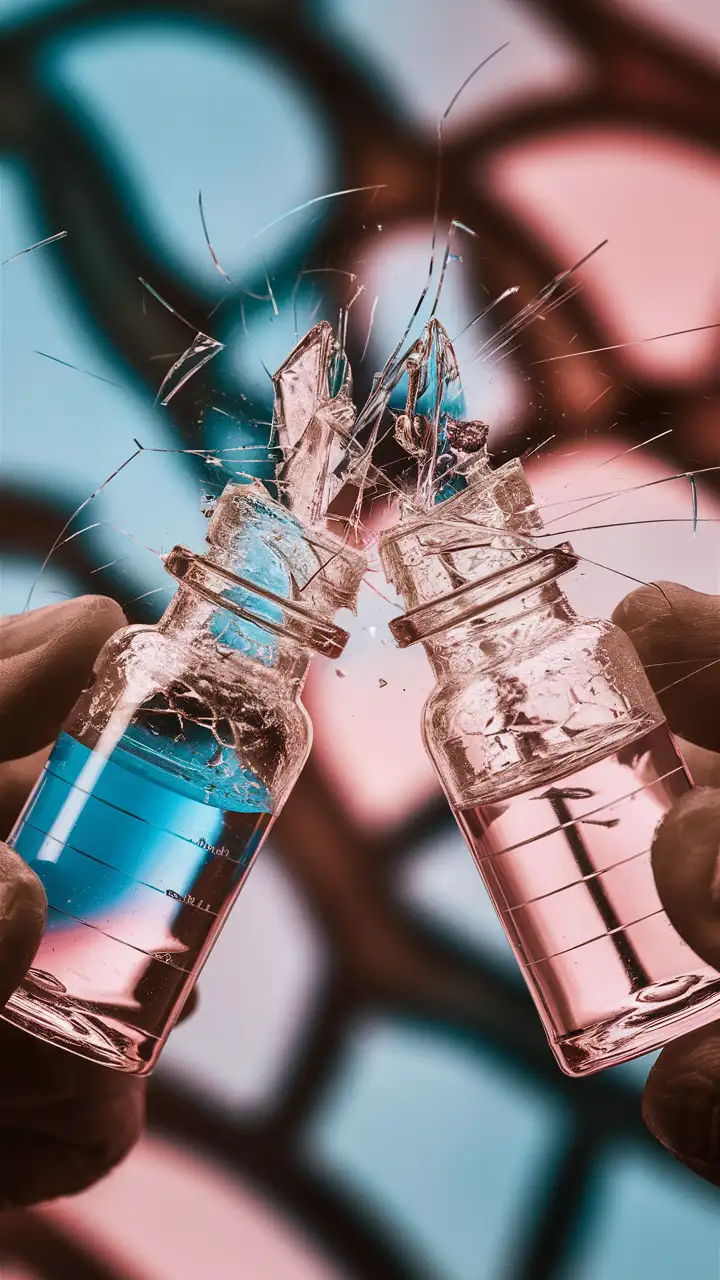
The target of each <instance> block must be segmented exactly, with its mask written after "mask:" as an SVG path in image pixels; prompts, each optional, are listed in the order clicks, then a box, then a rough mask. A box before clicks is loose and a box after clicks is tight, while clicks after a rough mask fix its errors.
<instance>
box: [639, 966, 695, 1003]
mask: <svg viewBox="0 0 720 1280" xmlns="http://www.w3.org/2000/svg"><path fill="white" fill-rule="evenodd" d="M699 981H700V978H699V977H698V975H697V974H696V973H685V974H682V976H681V977H679V978H671V979H670V981H669V982H656V983H655V984H654V986H652V987H646V988H645V990H644V991H638V994H637V999H638V1001H640V1002H642V1003H643V1004H666V1003H668V1001H670V1000H679V999H680V998H681V997H682V996H685V995H687V993H688V991H692V988H693V987H695V986H697V984H698V982H699Z"/></svg>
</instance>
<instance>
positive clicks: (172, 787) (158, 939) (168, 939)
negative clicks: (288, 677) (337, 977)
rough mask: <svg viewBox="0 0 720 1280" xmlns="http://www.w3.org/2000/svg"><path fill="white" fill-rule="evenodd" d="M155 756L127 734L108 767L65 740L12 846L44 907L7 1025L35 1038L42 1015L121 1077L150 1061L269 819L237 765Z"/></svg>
mask: <svg viewBox="0 0 720 1280" xmlns="http://www.w3.org/2000/svg"><path fill="white" fill-rule="evenodd" d="M208 736H209V735H208ZM128 747H129V748H131V749H128ZM138 747H140V751H138ZM153 754H154V756H155V758H154V759H153V758H152V757H151V755H150V753H149V752H148V751H146V750H145V751H143V750H142V747H141V746H140V743H139V742H137V741H133V740H132V739H131V738H130V737H129V735H128V736H126V738H125V739H123V740H122V741H121V743H120V745H119V746H118V747H117V748H116V749H115V750H114V751H113V753H112V755H111V756H110V758H109V759H106V760H104V759H102V758H100V757H98V756H97V755H96V754H95V753H94V752H92V751H91V750H90V749H89V748H88V747H86V746H84V745H83V744H81V743H79V742H76V741H75V740H74V739H72V738H70V737H69V736H68V735H67V734H61V736H60V738H59V739H58V742H57V744H56V746H55V748H54V750H53V752H52V755H51V756H50V759H49V760H48V763H47V765H46V767H45V770H44V771H43V774H42V775H41V778H40V781H39V782H38V785H37V787H36V788H35V791H34V792H33V794H32V796H31V798H30V800H29V802H28V804H27V806H26V808H25V810H24V812H23V814H22V815H21V817H20V820H19V821H18V824H17V826H16V828H15V830H14V832H13V834H12V836H11V837H10V842H11V844H12V845H13V847H14V848H15V849H17V851H18V853H20V854H21V855H22V856H23V858H25V860H26V861H27V862H28V863H29V864H30V866H31V867H32V868H33V870H34V871H35V872H36V874H37V875H38V876H39V877H40V879H41V880H42V882H43V885H44V887H45V891H46V893H47V898H48V904H49V905H48V922H47V929H46V934H45V937H44V939H43V942H42V944H41V947H40V950H39V952H38V954H37V956H36V958H35V962H34V965H33V969H32V970H31V972H30V974H29V975H28V978H27V979H26V982H25V983H24V984H23V987H22V988H21V989H20V991H19V992H17V993H16V994H15V995H14V996H13V997H12V998H11V1001H10V1002H9V1005H8V1008H7V1011H6V1016H9V1017H10V1019H11V1020H13V1021H18V1022H20V1023H21V1025H27V1026H28V1029H30V1030H32V1026H31V1025H29V1024H30V1023H35V1024H37V1021H38V1017H39V1015H41V1021H42V1020H44V1025H45V1034H46V1035H47V1034H48V1030H49V1031H51V1032H54V1031H57V1035H56V1037H55V1038H56V1039H57V1040H58V1042H59V1043H62V1044H63V1045H64V1046H65V1047H67V1048H73V1047H75V1048H76V1049H77V1051H78V1052H82V1053H86V1054H88V1055H89V1056H97V1057H99V1058H100V1059H101V1060H103V1061H111V1060H113V1056H117V1053H119V1054H120V1056H121V1058H127V1066H126V1067H125V1069H127V1070H138V1069H146V1066H141V1065H139V1064H140V1063H145V1064H147V1063H149V1062H151V1060H154V1057H156V1056H157V1049H158V1047H159V1043H160V1041H161V1040H162V1039H163V1038H164V1035H165V1034H166V1031H167V1029H168V1028H169V1026H170V1025H171V1023H172V1021H173V1020H174V1017H175V1016H176V1014H177V1012H178V1011H179V1008H180V1007H181V1004H182V1000H183V999H184V998H185V996H186V995H187V992H188V990H189V988H190V986H191V985H192V982H193V981H194V978H195V977H196V976H197V972H198V970H199V967H200V965H201V963H202V961H203V960H204V958H205V956H206V955H207V953H208V951H209V950H210V947H211V946H212V943H213V942H214V940H215V937H216V936H217V933H218V932H219V930H220V928H221V926H222V923H223V921H224V918H225V916H226V915H227V913H228V911H229V909H230V907H231V906H232V903H233V902H234V900H235V897H236V896H237V893H238V891H239V889H240V886H241V884H242V881H243V879H244V877H245V875H246V873H247V870H248V868H249V866H250V863H251V861H252V858H253V856H254V854H255V853H256V852H257V849H258V847H259V845H260V842H261V840H262V838H263V836H264V835H265V833H266V832H267V830H268V827H269V825H270V821H271V815H270V812H269V804H268V802H267V797H266V793H265V792H264V789H263V788H262V786H261V785H260V784H259V783H258V782H257V780H256V779H254V778H253V777H252V775H249V774H248V773H247V772H246V771H243V770H242V769H241V768H240V766H239V764H237V763H236V764H235V768H234V770H233V769H232V768H228V767H227V765H226V762H224V761H223V760H222V757H219V759H220V763H221V765H223V767H221V768H216V769H212V768H210V767H209V766H208V764H207V762H205V764H204V766H200V765H198V763H195V764H194V766H193V768H192V769H190V768H188V767H185V768H178V762H177V759H176V760H172V759H165V761H164V762H163V764H161V763H160V761H162V756H160V755H159V754H158V753H156V752H155V753H153ZM216 754H217V753H216ZM196 759H197V758H196ZM250 805H252V807H250ZM38 1002H39V1003H40V1004H41V1005H42V1006H43V1008H42V1010H40V1011H39V1010H38V1008H37V1005H38ZM78 1037H79V1043H77V1044H74V1043H68V1038H69V1039H70V1040H71V1041H72V1040H77V1039H78ZM88 1042H90V1043H88ZM132 1064H134V1065H132ZM113 1065H116V1066H121V1065H122V1063H121V1062H118V1061H113Z"/></svg>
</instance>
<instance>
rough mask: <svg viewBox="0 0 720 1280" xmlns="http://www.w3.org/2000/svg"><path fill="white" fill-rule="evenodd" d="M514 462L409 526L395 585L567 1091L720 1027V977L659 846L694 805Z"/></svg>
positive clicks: (454, 796) (402, 623)
mask: <svg viewBox="0 0 720 1280" xmlns="http://www.w3.org/2000/svg"><path fill="white" fill-rule="evenodd" d="M539 536H543V537H547V535H543V533H542V522H541V520H540V518H539V515H538V512H537V508H536V506H535V503H534V501H533V495H532V491H531V489H530V487H529V485H528V483H527V480H526V479H525V476H524V473H523V469H522V466H521V464H520V463H519V462H517V461H514V462H509V463H507V464H506V465H504V466H501V467H499V468H498V469H497V470H494V471H493V470H491V469H490V467H489V465H487V463H485V464H484V465H482V466H477V465H476V466H475V468H474V470H473V472H472V474H471V475H470V477H469V482H468V483H467V487H466V488H464V489H463V490H462V491H461V492H459V493H456V494H455V496H453V497H449V498H447V500H445V501H440V502H436V503H435V505H434V506H431V507H430V508H429V509H426V510H417V509H415V510H413V509H410V510H408V512H407V514H406V515H405V518H404V519H403V520H402V521H401V522H400V524H398V525H396V526H395V527H393V528H392V529H391V530H389V531H388V532H387V533H385V534H384V535H383V537H382V538H381V542H380V556H381V560H382V563H383V567H384V570H385V573H386V576H387V578H388V580H389V581H390V582H392V583H393V585H394V586H395V588H396V589H397V591H398V592H399V594H400V595H401V596H402V598H403V600H404V602H405V605H406V608H407V612H406V613H405V614H404V615H403V616H402V617H400V618H398V619H396V620H395V621H394V622H393V623H392V624H391V629H392V631H393V633H394V635H395V638H396V640H397V642H398V643H399V644H400V645H401V646H406V645H410V644H414V643H416V642H421V643H422V644H423V646H424V648H425V651H426V653H427V656H428V658H429V660H430V664H431V666H432V669H433V672H434V674H435V678H436V685H435V688H434V690H433V692H432V693H431V695H430V697H429V699H428V701H427V703H426V705H425V708H424V711H423V721H422V731H423V736H424V741H425V745H426V748H427V751H428V754H429V755H430V758H431V760H432V762H433V764H434V766H435V769H436V771H437V774H438V777H439V779H440V782H441V784H442V786H443V788H444V790H445V793H446V795H447V797H448V800H449V802H450V805H451V806H452V809H453V812H454V814H455V817H456V819H457V821H458V823H459V825H460V827H461V829H462V831H463V834H464V836H465V838H466V840H467V843H468V845H469V846H470V849H471V851H472V854H473V856H474V858H475V861H476V863H477V866H478V869H479V871H480V874H481V876H482V878H483V880H484V882H485V885H486V887H487V890H488V892H489V894H490V897H491V899H492V901H493V903H494V906H495V908H496V910H497V912H498V914H499V916H500V919H501V921H502V923H503V925H504V928H505V931H506V933H507V936H508V938H509V940H510V944H511V946H512V948H513V950H514V952H515V955H516V957H517V960H518V962H519V964H520V966H521V967H522V970H523V974H524V976H525V980H526V982H527V985H528V987H529V989H530V992H531V994H532V997H533V1000H534V1001H535V1004H536V1006H537V1009H538V1012H539V1014H540V1017H541V1019H542V1021H543V1024H544V1027H545V1031H546V1033H547V1036H548V1040H549V1042H550V1045H551V1047H552V1050H553V1052H554V1054H555V1056H556V1058H557V1061H558V1063H559V1064H560V1066H561V1068H562V1069H563V1071H565V1072H566V1073H568V1074H569V1075H583V1074H585V1073H588V1072H592V1071H597V1070H600V1069H601V1068H603V1067H606V1066H610V1065H612V1064H614V1063H619V1062H622V1061H624V1060H626V1059H629V1058H633V1057H636V1056H638V1055H640V1054H643V1053H646V1052H648V1051H650V1050H651V1049H655V1048H657V1047H658V1046H660V1045H662V1044H664V1043H666V1042H667V1041H669V1040H672V1039H673V1038H675V1037H676V1036H679V1035H684V1034H685V1033H686V1032H688V1031H691V1030H692V1029H693V1028H694V1027H697V1026H699V1025H701V1024H703V1023H705V1022H709V1021H711V1020H712V1019H714V1018H717V1017H718V1016H720V974H718V973H717V972H716V971H715V970H713V969H711V968H710V967H709V966H708V965H707V964H705V963H704V962H703V961H702V960H700V959H699V958H698V957H697V956H696V955H695V954H694V952H693V951H691V949H690V948H689V947H688V946H687V945H686V944H685V943H684V942H683V941H682V939H681V938H680V936H679V935H678V934H677V933H676V931H675V929H674V928H673V926H672V925H671V924H670V921H669V920H668V918H667V916H666V915H665V913H664V911H663V909H662V907H661V905H660V900H659V898H658V895H657V891H656V888H655V883H654V880H653V873H652V867H651V861H650V848H651V844H652V839H653V834H654V831H655V829H656V827H657V825H658V823H659V822H660V820H661V819H662V817H663V815H664V814H665V813H666V812H667V810H668V809H669V807H670V806H671V805H672V804H673V803H674V802H675V801H676V800H677V799H679V798H680V797H681V796H682V795H683V794H685V792H686V791H687V790H688V788H690V787H691V786H692V782H691V779H690V777H689V775H688V772H687V770H686V768H685V766H684V764H683V761H682V759H681V757H680V755H679V753H678V750H677V748H676V746H675V743H674V741H673V738H672V735H671V733H670V731H669V729H668V726H667V723H666V721H665V718H664V716H663V713H662V711H661V709H660V706H659V704H658V702H657V700H656V698H655V695H654V693H653V692H652V689H651V688H650V685H649V682H648V680H647V677H646V675H645V672H644V670H643V668H642V666H641V664H640V661H639V659H638V657H637V655H636V653H635V650H634V649H633V647H632V645H631V644H630V642H629V640H628V639H627V638H626V636H625V635H624V633H623V632H621V631H620V630H619V629H618V628H617V627H615V626H613V625H612V624H610V623H608V622H605V621H588V620H586V619H584V618H580V617H578V616H577V615H576V613H575V612H574V610H573V608H572V607H571V605H570V603H569V601H568V599H567V597H566V596H565V594H564V593H563V591H562V590H561V588H560V586H559V585H558V579H559V578H560V577H561V576H562V575H563V574H564V573H566V572H568V571H569V570H571V569H572V568H574V566H575V564H576V563H577V557H576V556H575V555H574V554H573V551H572V548H571V547H570V546H569V544H567V543H564V544H562V545H560V546H556V547H548V546H547V545H542V544H541V543H540V541H539Z"/></svg>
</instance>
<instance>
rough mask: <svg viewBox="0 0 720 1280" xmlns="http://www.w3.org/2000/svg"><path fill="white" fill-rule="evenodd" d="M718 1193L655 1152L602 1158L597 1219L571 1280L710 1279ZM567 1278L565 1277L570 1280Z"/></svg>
mask: <svg viewBox="0 0 720 1280" xmlns="http://www.w3.org/2000/svg"><path fill="white" fill-rule="evenodd" d="M719 1246H720V1216H719V1214H718V1193H717V1191H716V1190H714V1189H713V1188H712V1187H709V1186H708V1185H707V1184H706V1183H703V1182H702V1181H701V1180H700V1179H699V1178H696V1177H695V1176H694V1175H693V1174H691V1173H688V1172H686V1171H685V1170H683V1169H682V1168H681V1167H680V1166H679V1165H677V1164H676V1163H675V1162H674V1161H673V1159H672V1157H671V1156H669V1155H666V1156H663V1155H662V1153H661V1152H659V1153H658V1157H657V1159H655V1160H651V1159H649V1158H644V1157H643V1156H642V1155H641V1154H640V1153H639V1152H638V1151H637V1150H634V1149H633V1148H632V1147H626V1148H622V1149H620V1150H616V1151H614V1152H611V1153H608V1155H607V1156H606V1158H605V1159H604V1160H603V1162H602V1164H601V1166H600V1169H599V1171H598V1176H597V1180H596V1192H595V1214H594V1220H593V1225H592V1229H591V1231H590V1232H589V1234H588V1237H587V1239H586V1250H587V1253H586V1257H585V1258H584V1259H578V1261H577V1267H576V1266H573V1268H572V1269H571V1272H570V1275H571V1276H572V1280H624V1277H625V1276H627V1277H628V1278H629V1277H631V1276H633V1277H635V1276H637V1277H639V1278H640V1277H642V1280H644V1278H645V1277H646V1276H647V1277H648V1278H650V1277H652V1280H680V1277H683V1280H684V1278H685V1277H688V1280H690V1278H691V1277H692V1280H705V1277H707V1280H713V1278H714V1277H715V1276H716V1275H717V1269H718V1248H719ZM568 1280H569V1277H568Z"/></svg>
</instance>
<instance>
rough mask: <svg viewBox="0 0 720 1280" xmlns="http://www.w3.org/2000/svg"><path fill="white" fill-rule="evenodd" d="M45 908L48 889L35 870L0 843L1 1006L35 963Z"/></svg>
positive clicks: (17, 854)
mask: <svg viewBox="0 0 720 1280" xmlns="http://www.w3.org/2000/svg"><path fill="white" fill-rule="evenodd" d="M46 911H47V900H46V898H45V890H44V889H43V887H42V885H41V883H40V881H39V880H38V878H37V876H36V875H35V872H34V871H31V870H30V867H29V866H28V865H27V863H26V862H24V861H23V859H22V858H21V857H20V854H19V853H16V852H15V850H14V849H11V848H9V846H8V845H6V844H2V843H0V1008H2V1007H3V1006H4V1005H5V1003H6V1001H7V1000H8V998H9V997H10V996H11V995H12V993H13V991H14V990H15V988H16V987H18V986H19V984H20V983H21V982H22V980H23V978H24V977H25V974H26V973H27V971H28V969H29V968H30V965H31V964H32V960H33V956H34V955H35V952H36V951H37V949H38V946H39V945H40V939H41V937H42V932H43V928H44V926H45V915H46Z"/></svg>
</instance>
